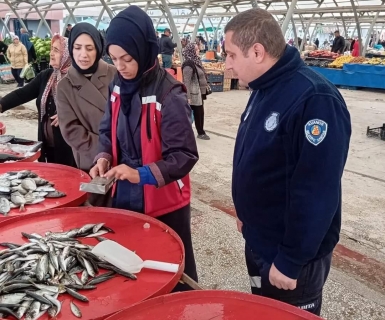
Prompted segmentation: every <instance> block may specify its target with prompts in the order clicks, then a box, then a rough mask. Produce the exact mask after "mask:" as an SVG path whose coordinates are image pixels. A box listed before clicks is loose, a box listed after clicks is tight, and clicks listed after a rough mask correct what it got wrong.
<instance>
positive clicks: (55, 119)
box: [51, 114, 59, 127]
mask: <svg viewBox="0 0 385 320" xmlns="http://www.w3.org/2000/svg"><path fill="white" fill-rule="evenodd" d="M51 120H52V122H51V126H53V127H58V126H59V118H58V117H57V114H55V115H54V116H52V117H51Z"/></svg>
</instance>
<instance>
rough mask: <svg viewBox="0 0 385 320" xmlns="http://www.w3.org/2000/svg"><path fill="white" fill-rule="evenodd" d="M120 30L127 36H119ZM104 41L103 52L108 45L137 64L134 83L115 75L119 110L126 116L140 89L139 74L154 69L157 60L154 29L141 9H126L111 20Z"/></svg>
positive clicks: (140, 76) (134, 7)
mask: <svg viewBox="0 0 385 320" xmlns="http://www.w3.org/2000/svg"><path fill="white" fill-rule="evenodd" d="M124 30H126V31H127V32H126V33H124V35H123V33H122V32H123V31H124ZM106 39H107V48H106V50H107V52H108V48H109V46H110V45H117V46H119V47H121V48H122V49H123V50H125V51H126V52H127V53H128V54H129V55H130V56H131V57H132V58H133V59H134V60H135V61H136V62H137V63H138V73H137V75H136V77H135V79H132V80H126V79H124V78H123V77H122V76H121V75H120V74H119V78H120V81H121V87H120V94H121V96H122V98H123V103H122V107H123V112H124V113H125V114H126V113H127V111H128V110H127V108H130V104H131V99H132V97H133V95H134V94H135V93H136V92H137V91H138V89H139V87H140V80H141V79H142V77H143V74H144V73H145V72H146V71H148V70H150V69H151V68H152V67H153V66H154V65H155V61H156V59H157V56H158V52H159V47H158V40H157V38H156V34H155V29H154V25H153V23H152V20H151V18H150V17H149V16H148V15H147V14H146V13H145V12H144V11H143V10H142V9H140V8H139V7H137V6H129V7H128V8H127V9H125V10H123V11H121V12H119V13H118V14H117V15H116V16H115V17H114V18H113V19H112V20H111V23H110V26H109V28H108V29H107V35H106ZM124 109H126V110H124Z"/></svg>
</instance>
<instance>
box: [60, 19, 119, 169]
mask: <svg viewBox="0 0 385 320" xmlns="http://www.w3.org/2000/svg"><path fill="white" fill-rule="evenodd" d="M68 42H69V54H70V56H71V59H72V66H71V67H70V68H69V70H68V73H67V75H66V76H65V77H64V78H63V80H62V81H60V83H59V84H58V90H57V102H58V105H57V113H58V117H59V122H60V130H61V132H62V134H63V138H64V140H65V141H66V142H67V143H68V144H69V145H70V146H71V147H72V151H73V153H74V157H75V161H76V164H77V166H78V168H79V169H81V170H84V171H86V172H89V171H90V169H91V168H92V167H93V161H94V158H95V156H96V154H97V153H98V144H99V124H100V121H101V120H102V117H103V115H104V111H105V107H106V102H107V99H108V98H109V92H108V87H109V84H110V82H111V81H112V79H113V78H114V76H115V74H116V68H115V67H114V66H113V65H109V64H107V63H106V62H104V61H103V60H101V58H102V55H103V50H104V39H103V37H102V35H101V34H100V32H99V31H98V30H97V29H96V28H95V27H94V26H93V25H91V24H89V23H85V22H83V23H78V24H76V26H74V27H73V28H72V30H71V34H70V37H69V40H68Z"/></svg>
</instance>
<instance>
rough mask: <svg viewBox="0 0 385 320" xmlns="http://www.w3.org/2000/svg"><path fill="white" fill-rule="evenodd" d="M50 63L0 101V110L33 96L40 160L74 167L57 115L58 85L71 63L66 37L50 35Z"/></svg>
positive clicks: (20, 103)
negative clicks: (45, 68)
mask: <svg viewBox="0 0 385 320" xmlns="http://www.w3.org/2000/svg"><path fill="white" fill-rule="evenodd" d="M50 65H51V66H52V68H53V69H47V70H44V71H42V72H40V73H39V74H38V75H37V76H36V78H35V79H33V80H32V81H31V82H30V83H28V84H27V85H26V86H25V87H23V88H21V89H18V90H15V91H13V92H11V93H9V94H7V95H6V96H5V97H3V98H2V99H1V100H0V108H1V112H4V111H7V110H10V109H12V108H14V107H17V106H20V105H22V104H24V103H27V102H29V101H32V100H34V99H36V106H37V110H38V140H39V141H42V142H43V146H42V149H41V157H40V158H39V162H50V163H59V164H64V165H68V166H73V167H76V164H75V161H74V157H73V154H72V150H71V147H70V146H68V145H67V143H66V142H65V141H64V139H63V137H62V134H61V132H60V129H59V120H58V117H57V114H56V104H57V99H56V97H57V85H58V83H59V81H60V80H61V79H62V78H63V77H64V76H65V74H66V73H67V70H68V68H69V67H70V65H71V59H70V57H69V53H68V44H67V39H66V38H63V37H61V36H58V35H56V36H54V37H53V38H52V44H51V53H50Z"/></svg>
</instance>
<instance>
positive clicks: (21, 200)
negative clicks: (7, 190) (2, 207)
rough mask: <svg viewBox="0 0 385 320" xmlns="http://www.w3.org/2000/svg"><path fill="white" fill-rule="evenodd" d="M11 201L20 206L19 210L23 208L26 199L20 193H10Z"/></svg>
mask: <svg viewBox="0 0 385 320" xmlns="http://www.w3.org/2000/svg"><path fill="white" fill-rule="evenodd" d="M11 201H12V202H13V204H15V205H17V206H20V211H24V210H25V208H24V205H25V203H26V201H25V199H24V197H23V196H22V195H19V194H15V193H12V195H11Z"/></svg>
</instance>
